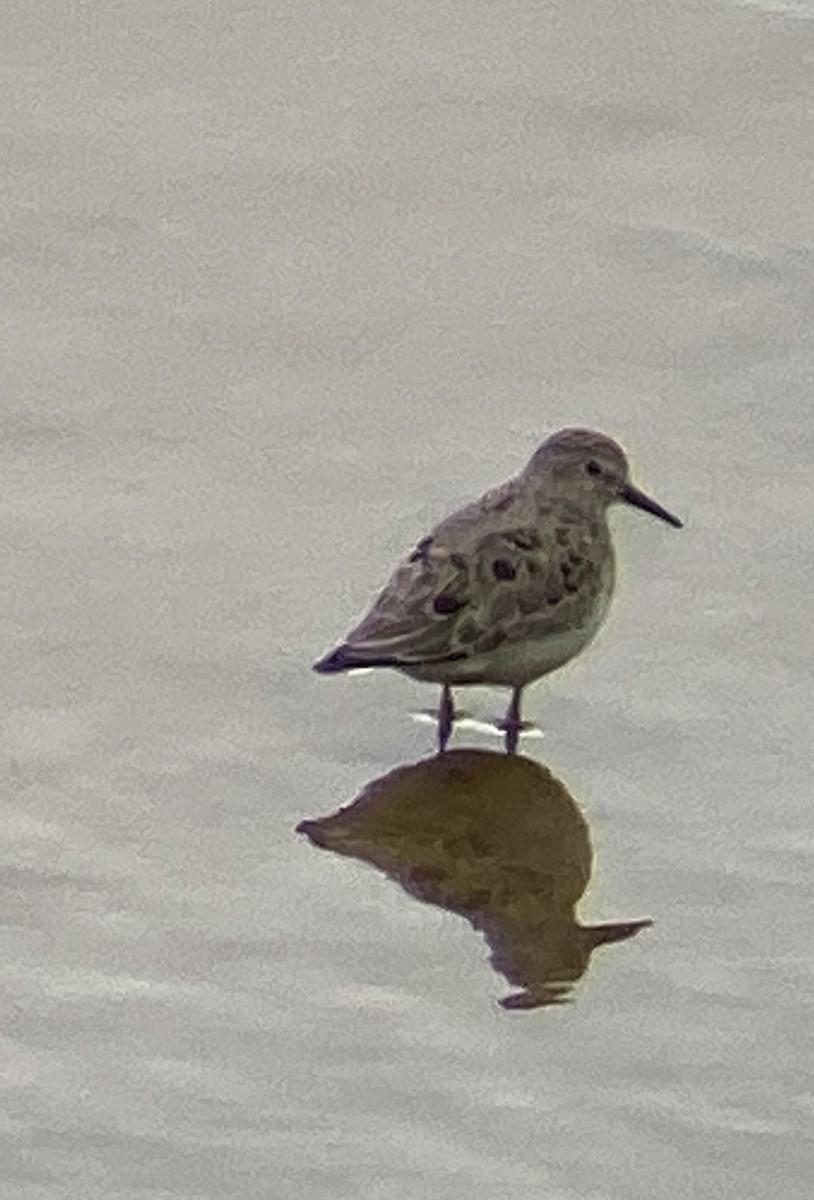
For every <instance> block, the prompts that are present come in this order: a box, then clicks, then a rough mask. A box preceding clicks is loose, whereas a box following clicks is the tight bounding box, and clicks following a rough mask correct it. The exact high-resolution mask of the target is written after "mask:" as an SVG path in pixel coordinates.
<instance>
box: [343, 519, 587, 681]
mask: <svg viewBox="0 0 814 1200" xmlns="http://www.w3.org/2000/svg"><path fill="white" fill-rule="evenodd" d="M580 549H581V547H580V545H579V542H578V540H577V537H576V535H575V534H572V533H571V532H570V530H569V528H568V527H566V529H565V531H564V532H563V531H559V530H557V531H552V532H551V534H550V535H549V536H548V537H546V538H543V537H542V536H541V535H540V534H539V533H538V532H537V530H536V529H534V528H519V529H512V530H505V531H499V532H493V533H490V534H487V535H486V536H485V537H482V538H480V539H479V540H478V541H477V542H476V543H475V545H474V547H473V549H472V550H471V551H470V552H469V553H464V552H463V551H456V550H451V549H448V548H446V547H444V546H443V545H439V544H438V543H437V542H435V541H433V539H431V538H426V539H425V540H424V541H423V542H421V543H419V545H418V547H417V548H416V550H415V552H414V553H413V554H412V555H411V556H410V559H409V560H408V561H407V562H406V563H404V564H403V565H402V566H401V567H399V569H398V570H397V571H396V573H395V574H394V575H393V577H392V578H391V580H390V582H389V583H388V584H387V586H386V588H385V589H384V591H383V592H382V594H381V595H380V596H379V598H378V600H377V601H376V603H375V604H374V606H373V608H372V609H371V610H370V612H369V613H368V614H367V616H366V617H365V618H364V619H363V621H362V622H361V623H360V624H359V625H358V626H357V627H356V629H354V630H353V631H352V633H350V634H349V636H348V638H347V641H346V647H347V650H348V652H349V653H351V654H352V655H353V657H354V658H355V659H357V660H358V661H359V662H360V663H363V662H364V661H369V662H382V661H390V662H392V663H393V664H394V665H397V664H401V665H408V664H420V663H430V662H443V661H452V660H460V659H463V658H469V657H472V656H475V655H479V654H484V653H488V652H489V650H491V649H494V648H495V647H496V646H498V645H500V644H501V643H502V642H505V641H512V640H518V639H522V638H523V637H526V636H528V625H529V621H530V620H531V619H532V618H533V616H534V615H535V614H538V615H540V614H544V615H545V618H546V622H547V624H548V625H550V628H551V629H552V630H556V628H557V626H558V624H559V622H558V620H557V613H558V609H559V607H560V605H561V604H562V602H563V601H564V600H565V599H566V598H567V597H568V596H569V595H571V594H572V593H573V592H574V591H576V590H577V588H578V587H579V586H580V583H581V581H582V579H583V578H584V575H585V572H586V570H589V569H590V560H589V559H587V558H586V556H585V555H584V554H582V553H580ZM562 607H563V609H566V608H567V607H568V605H567V604H566V605H562ZM568 621H569V618H568V615H567V614H565V613H564V615H563V618H562V624H563V627H566V626H567V624H568Z"/></svg>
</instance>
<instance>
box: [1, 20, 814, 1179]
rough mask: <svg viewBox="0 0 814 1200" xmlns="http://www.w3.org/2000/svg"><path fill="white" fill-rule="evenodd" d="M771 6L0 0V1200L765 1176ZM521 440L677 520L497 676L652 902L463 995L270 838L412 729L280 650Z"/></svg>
mask: <svg viewBox="0 0 814 1200" xmlns="http://www.w3.org/2000/svg"><path fill="white" fill-rule="evenodd" d="M807 15H811V6H810V5H805V4H802V3H800V4H791V5H787V6H781V5H768V6H764V7H762V8H761V7H757V6H755V5H749V6H736V5H731V4H726V3H716V2H712V0H687V2H686V3H681V4H676V3H668V2H667V0H648V2H647V3H626V4H622V3H620V2H608V3H596V2H589V0H567V2H566V0H549V2H540V0H536V2H535V3H529V2H526V0H491V2H489V3H487V2H485V0H470V2H469V3H466V4H464V3H461V2H460V0H450V3H448V4H445V5H443V6H442V5H438V4H437V3H435V2H430V0H401V2H400V3H398V4H396V3H390V2H389V0H379V2H377V3H375V4H374V3H372V2H370V0H359V2H358V3H354V4H350V3H340V0H323V2H321V3H318V2H315V0H296V2H294V0H286V2H281V3H275V4H268V5H263V4H248V3H238V2H237V0H217V2H215V3H211V4H205V5H204V4H200V3H191V2H175V0H170V2H169V3H168V2H166V0H161V2H158V0H130V2H129V3H126V4H125V3H122V2H120V0H108V2H106V3H105V4H104V5H74V4H67V3H65V2H57V0H47V2H45V3H42V4H40V5H36V6H31V5H27V4H22V3H19V2H12V3H9V4H7V5H5V6H4V7H3V9H2V11H1V12H0V63H1V64H2V71H1V72H0V89H2V112H3V121H2V128H3V132H2V144H3V147H4V154H3V161H4V167H3V172H2V179H3V182H2V186H3V200H2V227H3V228H2V238H1V239H0V253H2V276H1V277H2V281H3V286H2V288H0V320H1V321H2V331H3V332H2V343H3V348H4V349H3V354H2V356H0V372H2V386H0V470H1V471H2V486H0V555H2V570H1V571H0V580H1V581H2V582H1V583H0V587H2V597H0V622H2V624H1V626H0V670H1V671H2V679H3V689H2V700H0V748H1V749H2V753H1V754H0V777H2V778H3V781H4V786H3V788H2V797H3V799H2V805H3V812H2V831H3V832H2V839H0V926H1V927H0V1006H1V1009H2V1013H3V1019H2V1024H0V1180H2V1188H1V1189H0V1190H1V1191H2V1195H3V1196H4V1197H7V1198H8V1200H57V1198H59V1200H63V1198H66V1197H70V1198H71V1200H73V1198H77V1200H80V1198H81V1200H102V1198H104V1200H213V1198H215V1197H218V1198H219V1197H235V1198H237V1200H243V1198H245V1200H255V1198H266V1197H272V1198H275V1200H276V1198H277V1197H281V1198H283V1200H287V1198H288V1197H297V1198H298V1200H299V1198H302V1200H346V1198H347V1200H357V1197H365V1198H370V1200H379V1198H382V1200H384V1198H385V1197H386V1198H387V1200H418V1198H419V1197H421V1198H423V1197H433V1200H459V1198H461V1200H463V1198H466V1200H473V1198H480V1197H488V1198H489V1200H499V1198H503V1197H506V1198H508V1197H514V1196H517V1195H523V1196H540V1197H545V1198H546V1200H617V1198H619V1200H622V1198H625V1200H627V1198H631V1197H636V1198H638V1197H642V1198H647V1200H661V1198H665V1200H666V1198H667V1197H670V1198H671V1200H672V1198H673V1197H675V1196H677V1195H681V1196H683V1197H713V1196H714V1197H724V1198H726V1200H729V1198H732V1200H735V1198H737V1200H753V1198H757V1197H765V1196H768V1195H771V1196H772V1197H776V1198H777V1200H781V1198H782V1200H794V1198H796V1197H800V1198H803V1197H806V1198H807V1197H808V1196H810V1194H811V1178H812V1174H813V1173H814V1145H813V1144H812V1143H813V1141H814V1134H812V1130H814V1121H812V1117H814V1063H812V1041H813V1040H814V1038H813V1037H812V1015H813V1014H812V1007H813V1006H812V990H813V988H814V949H812V938H811V929H812V901H813V900H814V884H813V883H812V866H814V854H813V852H814V838H813V837H812V828H813V819H812V816H811V775H812V750H811V725H812V710H813V708H814V706H813V705H812V668H811V662H812V650H813V649H814V635H812V623H811V617H810V607H811V606H810V597H811V582H812V565H811V564H812V534H811V528H812V522H811V511H812V508H811V496H812V470H813V469H814V421H813V420H812V383H813V382H814V171H812V165H811V163H812V147H814V77H813V76H812V70H814V68H813V67H812V62H813V61H814V23H812V22H811V21H809V20H806V19H803V18H805V17H806V16H807ZM565 424H586V425H591V426H596V427H598V428H600V429H603V430H605V431H606V432H608V433H610V434H612V435H614V436H616V437H618V438H619V439H620V440H621V441H622V442H623V443H624V445H625V446H626V447H627V448H628V449H629V451H630V453H631V456H632V459H633V462H634V466H635V469H636V475H637V478H638V481H639V482H640V484H641V485H642V486H644V487H646V488H647V489H648V490H650V491H652V492H653V494H654V495H656V496H657V497H658V498H659V499H660V500H661V501H662V502H663V503H664V504H666V505H667V506H668V507H670V508H671V509H673V510H675V511H676V512H678V513H679V514H680V515H681V516H683V517H684V518H685V520H686V528H685V530H683V531H682V532H681V533H678V532H675V531H673V530H670V529H667V528H666V527H664V526H661V525H659V524H658V523H657V522H653V521H648V520H647V519H646V518H645V517H643V516H642V515H641V514H636V513H630V512H624V513H619V514H618V515H616V516H614V525H615V529H616V533H617V535H618V536H617V541H618V544H619V550H620V557H621V560H622V564H623V569H622V571H621V578H620V586H619V594H618V597H617V600H616V602H615V605H614V609H613V611H612V614H611V618H610V620H609V623H608V626H607V628H606V630H605V631H604V633H603V634H602V636H601V638H600V640H599V641H598V642H597V643H596V645H595V646H594V647H593V648H592V649H591V651H590V652H589V653H586V654H585V656H584V657H583V658H582V659H581V660H580V661H579V662H578V663H576V664H574V665H573V666H572V667H570V668H568V669H566V670H565V671H563V672H561V673H560V674H559V675H557V676H555V677H553V678H552V679H550V680H549V681H546V682H545V683H543V684H541V685H540V686H539V687H538V688H536V689H535V690H534V691H533V692H531V693H530V696H529V702H528V708H529V715H530V716H532V717H533V718H534V719H535V720H536V721H537V722H538V724H539V725H540V726H541V727H542V728H543V729H544V731H545V738H544V740H542V741H534V742H532V741H529V742H528V744H527V746H526V749H527V750H528V752H529V753H530V754H531V755H532V756H534V757H538V758H540V759H541V760H542V761H545V762H546V763H548V764H549V765H550V766H551V768H552V769H553V770H554V771H555V772H556V773H557V774H558V775H560V776H561V777H562V778H563V779H564V780H565V781H566V783H567V784H568V786H569V787H570V788H571V790H572V791H573V793H574V795H575V796H576V797H577V798H578V800H579V801H580V804H581V805H582V807H583V810H584V812H585V815H586V817H587V818H588V820H589V822H590V824H591V828H592V833H593V838H594V842H595V845H596V852H597V864H596V874H595V879H594V882H593V884H592V887H591V889H590V890H589V893H588V896H587V899H586V904H585V906H584V909H583V913H584V915H585V917H586V918H587V919H612V918H617V917H634V916H643V915H644V916H651V917H653V919H654V921H655V924H654V927H653V928H652V929H651V930H648V931H645V932H644V933H642V934H641V935H640V936H639V937H638V938H637V939H636V940H635V941H634V942H631V943H630V944H627V945H624V946H622V947H619V948H617V949H614V950H608V951H606V952H600V953H601V954H602V953H604V955H605V957H598V959H597V962H596V964H595V965H594V966H592V968H591V971H590V973H589V975H588V977H587V978H586V979H585V980H584V981H583V983H582V984H581V985H580V988H579V989H578V993H577V998H576V1002H575V1003H574V1004H573V1005H570V1006H567V1007H563V1008H562V1009H557V1010H555V1011H545V1012H538V1013H530V1014H523V1013H506V1012H503V1011H501V1010H500V1009H499V1008H498V1007H497V1005H496V1003H495V1001H496V999H497V997H498V996H499V995H500V994H501V993H502V991H504V990H505V989H504V988H503V987H502V981H500V980H499V979H498V978H497V977H495V976H493V975H492V974H491V972H490V970H489V966H488V962H487V958H486V949H485V946H484V944H483V942H482V941H481V939H480V938H478V937H477V936H476V935H475V934H473V932H472V930H471V929H470V928H469V927H468V926H467V925H466V924H465V923H464V922H462V921H460V920H458V919H456V918H454V917H452V916H450V915H448V914H443V913H441V912H439V911H437V910H434V909H431V908H428V907H423V906H420V905H418V904H416V903H415V902H413V901H411V900H409V899H408V898H407V897H405V896H404V895H403V894H402V893H401V892H400V891H399V890H398V889H397V888H396V887H395V886H394V885H393V884H392V883H391V882H388V881H387V880H385V879H383V878H381V877H380V876H378V875H377V874H375V873H374V872H373V871H372V870H369V869H366V868H364V867H362V866H360V865H359V864H356V863H353V862H351V861H346V860H339V859H334V858H331V857H330V856H327V855H325V854H319V853H317V852H316V851H314V850H313V849H312V848H311V847H309V846H308V845H307V843H306V842H305V841H304V840H303V839H301V838H299V837H297V835H296V834H295V833H294V826H295V825H296V823H297V822H298V821H299V820H300V819H302V818H303V817H306V816H314V815H318V814H321V813H325V812H328V811H330V810H331V809H332V808H335V807H337V806H338V805H339V804H341V803H346V802H347V801H349V800H350V799H352V797H353V796H354V795H356V794H357V793H358V791H359V790H360V789H361V788H362V787H363V786H364V785H365V783H367V782H368V781H369V780H370V779H373V778H375V777H377V776H380V775H382V774H384V773H385V772H386V771H388V770H390V769H391V768H392V767H393V766H396V765H398V764H400V763H406V762H411V761H415V760H417V759H419V758H420V757H422V756H423V755H425V754H426V753H427V752H428V751H429V750H430V747H431V731H430V730H429V729H428V728H427V727H425V726H422V725H420V724H416V723H414V722H413V721H411V720H410V718H409V712H410V710H411V709H415V708H417V707H421V706H423V705H426V704H428V703H431V702H432V700H433V698H434V696H433V692H432V690H431V689H427V688H423V687H421V686H420V685H417V684H413V683H411V682H409V681H407V680H405V679H402V678H399V677H395V676H389V675H387V674H386V673H384V674H379V675H377V676H373V677H368V678H364V679H356V678H353V679H345V678H342V679H332V680H325V679H320V678H318V677H316V676H314V675H312V674H311V672H310V670H309V665H310V663H311V661H312V660H313V659H314V658H315V657H316V656H317V655H319V654H321V653H322V652H324V651H325V650H326V649H327V648H328V647H329V646H330V645H331V644H332V643H333V642H334V641H335V640H337V638H338V637H340V636H341V634H342V633H343V632H344V631H345V629H346V628H347V627H348V626H349V625H350V624H351V623H352V621H353V620H354V619H355V618H356V617H357V616H358V614H359V612H360V610H361V609H362V608H363V607H364V605H365V604H366V603H367V602H368V600H369V598H370V596H371V594H372V593H373V592H374V591H375V590H376V589H377V588H378V587H379V586H380V585H381V583H382V582H383V580H384V578H385V576H386V574H387V572H388V571H389V569H390V566H391V564H392V562H393V561H394V560H395V559H396V558H397V557H398V556H400V555H401V554H402V553H403V552H404V551H405V550H406V549H407V548H409V546H410V545H412V544H413V543H414V542H415V540H416V539H417V538H418V537H420V536H421V535H422V534H423V533H425V532H426V530H427V528H428V526H430V525H431V524H432V523H433V522H434V521H435V520H436V519H438V517H439V516H441V515H443V514H444V513H445V512H446V511H448V510H449V509H450V508H451V507H453V506H454V505H456V504H458V503H460V502H462V501H464V500H467V499H469V498H471V497H472V496H474V495H476V494H478V493H479V492H480V491H481V490H483V489H484V488H485V487H487V486H489V485H491V484H493V483H495V482H497V481H499V480H500V479H502V478H504V477H506V476H507V475H509V474H511V473H512V472H514V471H515V470H516V469H517V468H518V467H519V466H520V465H521V464H522V463H523V462H524V460H525V459H526V457H527V456H528V454H529V453H530V452H531V451H532V449H533V448H534V447H535V446H536V445H537V443H538V442H539V441H540V440H541V439H542V438H543V437H544V436H545V435H546V434H547V433H549V432H551V431H552V430H553V429H555V428H557V427H559V426H561V425H565ZM468 702H469V703H470V705H471V707H473V709H474V710H475V711H476V712H477V714H478V715H479V716H482V717H489V716H491V715H492V714H493V713H494V712H496V711H497V710H498V708H499V706H500V704H502V702H503V700H502V697H501V696H499V695H496V694H495V693H489V692H486V691H484V692H475V693H473V694H472V695H471V697H469V700H468ZM459 737H460V739H461V741H463V742H465V741H466V740H467V739H468V740H470V741H472V742H473V743H474V744H479V745H489V746H494V745H495V742H494V741H493V740H490V739H489V738H488V737H487V736H486V735H485V734H477V733H468V734H467V733H463V734H461V735H459Z"/></svg>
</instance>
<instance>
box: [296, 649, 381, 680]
mask: <svg viewBox="0 0 814 1200" xmlns="http://www.w3.org/2000/svg"><path fill="white" fill-rule="evenodd" d="M394 662H395V659H393V658H364V657H362V656H361V655H359V654H354V652H353V650H352V649H351V648H350V646H337V648H336V649H335V650H332V651H331V652H330V654H326V655H325V657H324V658H321V659H320V660H319V662H315V663H314V670H315V671H318V672H319V674H320V675H335V674H337V672H339V671H352V670H353V668H354V667H392V666H393V663H394Z"/></svg>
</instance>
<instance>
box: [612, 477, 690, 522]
mask: <svg viewBox="0 0 814 1200" xmlns="http://www.w3.org/2000/svg"><path fill="white" fill-rule="evenodd" d="M620 496H621V498H622V499H623V500H624V501H625V503H626V504H632V505H633V507H634V508H641V509H643V510H644V512H649V513H652V514H653V516H654V517H659V518H660V519H661V520H662V521H666V522H667V524H668V525H674V526H675V528H676V529H681V528H682V526H683V524H684V522H683V521H679V519H678V517H674V516H673V514H672V513H670V512H668V511H667V509H666V508H662V507H661V505H660V504H656V501H655V500H651V499H650V497H649V496H646V495H645V494H644V492H640V491H639V489H638V488H637V487H634V486H633V484H632V483H626V484H625V485H624V487H623V488H622V490H621V492H620Z"/></svg>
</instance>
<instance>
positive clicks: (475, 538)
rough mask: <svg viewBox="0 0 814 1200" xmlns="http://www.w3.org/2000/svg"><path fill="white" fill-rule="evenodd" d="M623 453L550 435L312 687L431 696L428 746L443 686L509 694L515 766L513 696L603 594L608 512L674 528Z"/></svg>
mask: <svg viewBox="0 0 814 1200" xmlns="http://www.w3.org/2000/svg"><path fill="white" fill-rule="evenodd" d="M629 475H630V470H629V467H628V462H627V459H626V458H625V454H624V451H623V450H622V449H621V447H620V446H618V445H617V444H616V442H614V441H612V440H611V439H610V438H608V437H605V436H604V435H603V434H601V433H595V432H593V431H592V430H589V429H563V430H561V431H560V432H559V433H555V434H554V435H553V436H552V437H550V438H549V439H548V440H547V441H545V442H543V444H542V445H541V446H540V447H539V449H538V450H537V451H536V452H535V453H534V454H533V455H532V457H531V460H530V462H529V463H528V465H527V466H526V468H525V469H524V470H523V471H521V473H520V474H519V475H517V476H515V477H514V478H513V479H510V480H508V482H507V483H504V484H502V485H501V486H500V487H497V488H494V489H493V490H492V491H489V492H487V493H486V494H485V495H484V496H482V497H481V498H480V499H479V500H476V501H475V502H474V503H473V504H469V505H467V506H466V507H464V508H461V509H459V510H458V511H457V512H455V513H453V514H452V515H451V516H449V517H447V518H446V519H445V520H443V521H442V522H441V523H440V525H437V526H436V527H435V529H434V530H433V531H432V533H431V534H430V535H429V536H428V537H425V538H423V539H422V540H421V541H420V542H419V543H418V545H417V546H416V548H415V550H414V551H413V552H412V554H410V556H409V557H408V558H407V559H406V560H405V561H404V562H403V563H401V565H400V566H399V567H397V568H396V571H395V572H394V574H393V575H392V577H391V579H390V581H389V582H388V584H387V586H386V587H385V589H384V591H383V592H382V593H381V595H380V596H379V598H378V599H377V600H376V601H375V603H374V604H373V607H372V608H371V609H370V611H369V612H368V613H367V615H366V616H365V617H364V618H363V620H362V621H361V622H360V624H359V625H357V626H356V628H355V629H353V630H352V631H351V632H350V633H349V634H348V636H347V638H346V640H345V641H344V642H343V643H342V644H341V645H340V646H338V647H337V648H336V649H335V650H332V651H331V653H330V654H327V655H326V656H325V657H324V658H322V659H320V661H319V662H318V663H315V664H314V670H316V671H319V672H322V673H324V674H331V673H333V672H336V671H349V670H352V669H353V668H356V667H393V668H394V669H395V670H397V671H402V672H403V673H404V674H405V675H409V676H411V678H413V679H420V680H424V681H426V682H428V683H438V684H440V685H441V689H442V690H441V702H440V705H439V709H438V745H439V749H440V750H441V751H442V752H443V751H444V749H445V748H446V745H447V742H448V740H449V736H450V733H451V732H452V726H453V722H454V720H455V705H454V701H453V696H452V689H453V687H457V686H459V685H466V684H487V685H494V686H496V687H507V688H511V692H512V695H511V701H510V703H509V707H508V711H507V712H506V717H505V719H504V721H503V722H502V723H501V725H500V728H501V729H502V730H503V731H504V733H505V738H506V750H507V751H508V753H509V754H514V753H515V752H516V750H517V742H518V737H519V734H520V733H521V731H522V729H523V723H522V720H521V717H520V700H521V695H522V692H523V688H524V687H526V686H527V685H528V684H530V683H532V682H533V681H534V680H535V679H540V678H542V676H543V675H548V674H549V673H550V672H551V671H556V670H557V668H558V667H561V666H563V665H564V664H565V663H567V662H569V661H570V659H572V658H574V657H575V656H576V655H577V654H579V653H580V652H581V651H582V650H584V649H585V647H586V646H587V645H588V643H589V642H590V641H591V640H592V639H593V637H594V636H595V634H596V632H597V630H598V629H599V627H600V626H601V624H602V622H603V621H604V619H605V616H606V614H607V611H608V606H609V604H610V600H611V596H612V595H613V587H614V574H615V572H614V554H613V544H612V542H611V537H610V530H609V528H608V520H607V516H608V509H609V508H610V506H611V505H612V504H615V503H619V502H621V503H624V504H632V505H633V506H634V507H636V508H641V509H644V511H645V512H649V513H652V514H653V516H656V517H659V518H660V519H661V520H662V521H666V522H667V523H668V524H670V525H674V526H675V527H676V528H680V527H681V521H679V519H678V518H677V517H674V516H673V515H672V513H669V512H668V511H667V510H666V509H665V508H662V507H661V505H660V504H657V503H656V501H655V500H651V499H650V497H649V496H646V495H645V494H644V492H641V491H639V489H638V488H636V487H634V486H633V484H632V483H631V482H630V479H629Z"/></svg>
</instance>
